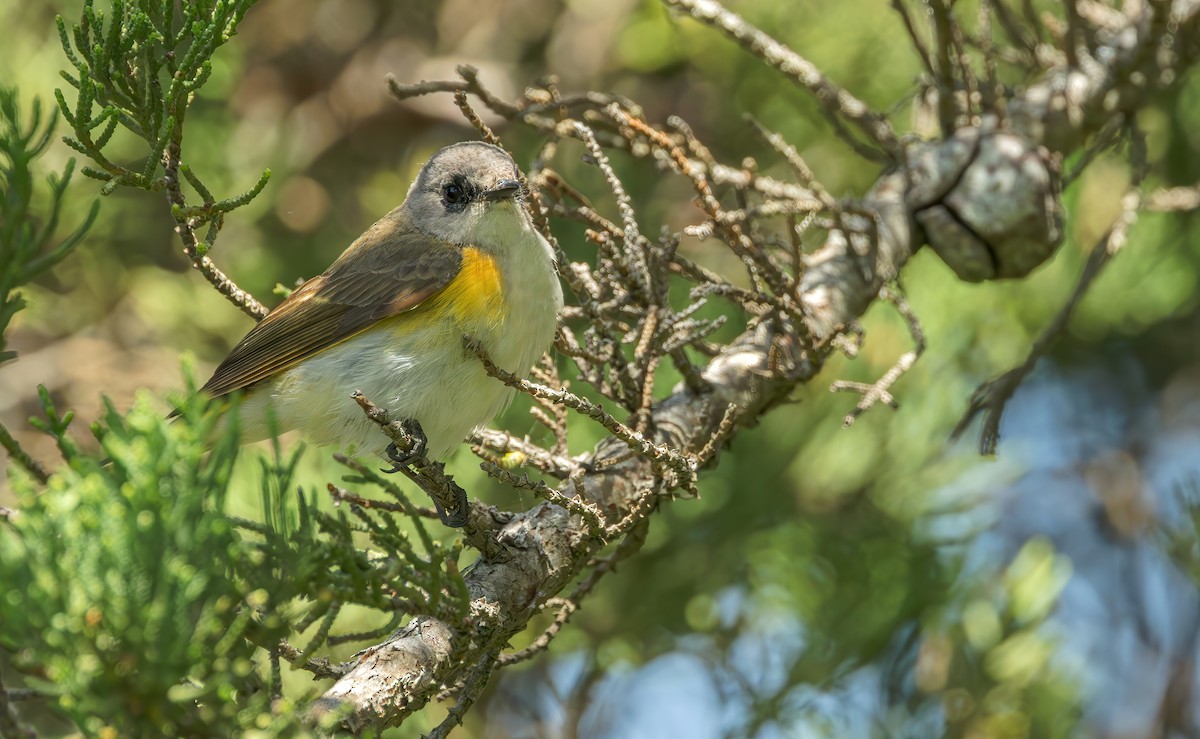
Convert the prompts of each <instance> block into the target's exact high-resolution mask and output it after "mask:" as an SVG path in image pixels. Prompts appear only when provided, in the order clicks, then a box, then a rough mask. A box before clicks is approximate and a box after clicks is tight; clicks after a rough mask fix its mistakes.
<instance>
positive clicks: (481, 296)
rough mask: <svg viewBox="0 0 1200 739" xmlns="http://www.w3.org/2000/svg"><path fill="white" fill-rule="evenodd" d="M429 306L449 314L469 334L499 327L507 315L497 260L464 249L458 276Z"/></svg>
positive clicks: (480, 252) (471, 249)
mask: <svg viewBox="0 0 1200 739" xmlns="http://www.w3.org/2000/svg"><path fill="white" fill-rule="evenodd" d="M430 302H431V305H430V307H431V308H434V309H435V310H438V309H440V310H443V311H447V312H449V313H450V314H451V315H453V316H454V318H455V320H456V321H458V323H460V324H462V325H463V327H464V328H466V329H468V330H470V329H471V328H472V327H476V326H479V324H481V323H483V324H489V323H498V322H500V321H502V320H504V318H505V317H506V315H507V313H508V306H507V304H506V303H505V300H504V286H503V283H502V282H501V279H500V268H499V267H498V266H497V265H496V260H495V259H493V258H492V257H491V256H489V255H488V254H485V253H484V252H482V251H480V250H479V249H476V248H475V247H473V246H468V247H466V248H464V249H463V260H462V269H461V270H459V273H458V276H457V277H455V278H454V279H453V280H452V281H451V282H450V284H449V285H446V287H445V288H443V289H442V290H441V291H440V292H438V294H437V295H435V296H434V297H433V298H432V299H431V300H430Z"/></svg>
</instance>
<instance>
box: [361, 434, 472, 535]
mask: <svg viewBox="0 0 1200 739" xmlns="http://www.w3.org/2000/svg"><path fill="white" fill-rule="evenodd" d="M400 426H401V428H402V429H403V430H404V439H403V440H402V442H403V443H404V448H403V449H401V447H400V444H398V443H397V442H394V441H393V442H392V443H391V444H388V445H387V450H386V454H387V458H388V461H390V462H391V463H392V468H391V469H385V470H381V471H382V472H386V473H389V474H391V473H394V472H404V473H405V474H406V475H408V477H409V478H410V479H412V480H413V481H415V482H416V483H417V484H418V485H420V486H421V488H422V489H423V490H424V491H425V492H426V493H428V494H429V497H430V499H432V500H433V506H434V508H436V509H437V514H438V518H439V519H440V520H441V522H442V524H443V525H445V526H449V527H450V528H455V529H457V528H461V527H463V526H466V525H467V521H468V519H469V518H470V515H471V506H470V503H468V501H467V491H465V490H463V489H462V488H461V487H459V485H458V483H456V482H454V479H453V478H452V477H450V476H449V475H447V474H446V469H445V467H443V466H442V464H441V463H440V462H431V461H430V460H429V458H428V457H426V456H425V453H426V451H427V450H428V448H429V439H428V438H427V437H426V436H425V431H424V430H423V429H422V428H421V424H420V423H418V422H417V421H416V419H413V418H409V419H406V420H404V421H401V422H400ZM443 502H444V504H443Z"/></svg>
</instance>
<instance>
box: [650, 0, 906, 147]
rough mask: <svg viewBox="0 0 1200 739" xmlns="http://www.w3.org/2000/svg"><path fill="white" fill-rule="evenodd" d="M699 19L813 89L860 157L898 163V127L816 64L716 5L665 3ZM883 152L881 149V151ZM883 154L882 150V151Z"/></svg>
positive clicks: (707, 0)
mask: <svg viewBox="0 0 1200 739" xmlns="http://www.w3.org/2000/svg"><path fill="white" fill-rule="evenodd" d="M664 2H666V4H667V5H669V6H671V7H673V8H678V9H680V10H682V11H684V12H686V13H687V14H688V15H691V16H692V17H693V18H696V19H697V20H700V21H703V22H704V23H707V24H709V25H712V26H714V27H716V28H719V29H720V30H722V31H724V32H725V33H726V34H728V35H729V36H730V37H731V38H733V39H734V40H736V41H737V42H738V43H740V44H741V45H742V46H744V47H745V48H746V49H747V50H749V51H750V52H751V53H752V54H754V55H755V56H756V57H758V58H759V59H762V60H763V61H764V62H766V63H767V64H769V65H771V66H772V67H774V68H775V69H778V70H779V71H780V72H782V73H783V75H784V76H785V77H787V79H789V80H791V81H793V82H795V83H796V84H798V85H800V86H801V87H803V88H804V89H806V90H808V91H809V92H810V93H812V95H813V96H814V97H815V98H816V99H817V101H818V102H820V103H821V106H822V109H823V111H824V112H825V117H826V118H827V119H828V120H829V122H830V123H831V124H833V126H834V129H835V131H837V133H838V135H839V136H840V137H841V138H842V139H843V140H844V141H846V142H847V143H848V144H850V146H851V147H853V148H854V151H855V152H857V153H858V154H859V155H860V156H862V157H863V158H865V159H869V160H871V161H888V160H892V161H895V160H898V159H899V152H900V146H899V142H898V141H897V140H896V134H895V132H894V131H893V130H892V125H891V124H890V123H888V122H887V120H886V119H885V118H884V117H883V116H881V115H879V114H878V113H876V112H874V111H872V110H871V109H870V108H869V107H867V105H866V104H865V103H864V102H862V101H861V100H859V99H858V98H856V97H854V96H853V95H851V94H850V93H849V92H847V91H846V90H845V89H843V88H842V87H839V86H838V85H836V84H835V83H833V82H832V81H830V79H829V78H828V77H826V76H825V75H824V74H823V73H822V72H821V70H820V69H818V68H817V66H816V65H815V64H813V63H812V62H810V61H808V60H807V59H805V58H804V57H802V56H800V55H799V54H797V53H796V52H795V51H792V50H791V49H789V48H788V47H786V46H784V45H783V44H781V43H779V42H778V41H776V40H775V39H773V38H771V37H770V36H768V35H767V34H766V33H764V32H762V31H760V30H759V29H757V28H755V27H754V26H752V25H750V24H749V23H747V22H746V21H745V20H744V19H742V17H741V16H739V15H737V14H736V13H733V12H730V11H729V10H726V9H725V8H723V7H721V5H720V4H719V3H717V2H714V1H713V0H664ZM842 118H845V119H847V120H849V121H850V122H851V123H854V124H855V125H856V126H858V128H859V130H861V131H862V132H863V133H864V134H866V135H867V137H868V138H869V139H870V140H871V144H872V145H871V146H867V145H864V144H863V143H862V142H861V141H859V140H858V139H856V138H854V137H853V136H851V135H850V133H849V132H848V131H846V130H845V128H844V126H843V125H842V123H841V119H842ZM875 147H878V148H875ZM881 150H882V151H881Z"/></svg>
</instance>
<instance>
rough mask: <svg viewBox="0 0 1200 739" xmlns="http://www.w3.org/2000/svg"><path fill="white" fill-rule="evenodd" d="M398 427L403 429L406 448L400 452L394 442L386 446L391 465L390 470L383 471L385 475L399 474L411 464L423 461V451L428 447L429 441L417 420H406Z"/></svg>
mask: <svg viewBox="0 0 1200 739" xmlns="http://www.w3.org/2000/svg"><path fill="white" fill-rule="evenodd" d="M400 426H401V427H402V428H403V429H404V437H405V440H406V441H407V442H408V443H407V448H406V449H405V450H404V451H401V450H400V447H399V446H397V445H396V442H394V441H393V442H392V443H391V444H388V445H387V450H386V451H387V458H388V460H390V461H391V463H392V468H391V469H390V470H383V471H384V472H387V473H392V472H399V471H401V470H402V469H404V468H405V467H408V466H409V465H411V464H412V463H413V462H417V461H420V460H422V459H424V458H425V451H426V449H427V448H428V446H429V439H428V438H427V437H426V436H425V430H424V429H422V428H421V424H420V423H418V422H417V419H415V418H407V419H405V420H403V421H401V422H400Z"/></svg>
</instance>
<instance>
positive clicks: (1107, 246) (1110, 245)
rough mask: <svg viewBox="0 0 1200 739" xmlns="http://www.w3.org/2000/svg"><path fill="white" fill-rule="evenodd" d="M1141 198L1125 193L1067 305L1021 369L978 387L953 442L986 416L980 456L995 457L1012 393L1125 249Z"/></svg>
mask: <svg viewBox="0 0 1200 739" xmlns="http://www.w3.org/2000/svg"><path fill="white" fill-rule="evenodd" d="M1141 203H1142V197H1141V195H1140V194H1139V192H1138V191H1137V190H1136V189H1131V190H1130V191H1129V192H1127V193H1125V196H1124V197H1123V198H1122V199H1121V213H1120V215H1118V216H1117V218H1116V220H1114V221H1113V223H1112V225H1110V226H1109V228H1108V231H1106V232H1105V233H1104V235H1103V236H1101V237H1100V240H1099V241H1098V242H1096V245H1095V246H1094V247H1093V248H1092V253H1091V254H1090V255H1088V260H1087V263H1086V264H1085V265H1084V267H1083V272H1082V273H1081V274H1080V276H1079V281H1078V282H1077V283H1076V284H1075V289H1074V290H1073V291H1072V292H1071V295H1070V297H1069V298H1067V302H1066V304H1064V305H1063V307H1062V308H1061V309H1059V311H1058V313H1057V314H1055V316H1054V318H1053V319H1052V320H1051V321H1050V324H1049V325H1048V326H1047V327H1046V329H1045V330H1044V331H1043V332H1042V334H1041V335H1040V336H1038V338H1037V340H1036V341H1034V342H1033V346H1032V347H1031V348H1030V350H1029V354H1028V355H1027V356H1026V357H1025V361H1024V362H1022V363H1021V364H1020V365H1018V366H1016V367H1014V368H1012V369H1010V370H1009V371H1007V372H1005V373H1004V374H1002V375H999V376H998V377H995V378H992V379H991V380H988V381H987V382H985V383H983V384H982V385H980V386H979V388H978V389H976V390H975V393H974V394H973V395H972V396H971V402H970V405H969V406H968V408H967V412H966V413H965V414H963V417H962V420H960V421H959V422H958V425H957V426H955V427H954V431H953V432H951V437H952V438H957V437H959V436H961V435H962V433H963V432H964V431H966V429H967V426H969V425H970V424H971V421H973V420H974V419H975V417H976V416H977V415H979V414H980V413H983V414H984V419H983V428H982V429H981V430H980V432H979V452H980V454H995V453H996V444H997V443H998V442H999V441H1000V421H1001V419H1002V418H1003V416H1004V409H1005V406H1007V404H1008V401H1009V400H1010V399H1011V398H1012V396H1013V393H1015V392H1016V391H1017V388H1019V387H1020V386H1021V383H1022V382H1023V381H1024V380H1025V378H1026V377H1028V376H1029V373H1030V372H1032V371H1033V368H1034V366H1035V365H1036V364H1037V362H1038V360H1039V359H1041V357H1042V356H1043V355H1044V354H1045V353H1046V351H1047V350H1048V349H1049V348H1050V347H1051V346H1052V345H1053V344H1054V342H1055V340H1057V339H1058V336H1059V334H1061V333H1062V332H1063V331H1064V330H1065V329H1066V327H1067V324H1068V323H1070V320H1071V316H1072V314H1074V312H1075V308H1076V306H1078V305H1079V301H1081V300H1082V299H1083V296H1084V295H1086V294H1087V291H1088V288H1089V287H1090V286H1091V284H1092V282H1093V281H1095V279H1096V277H1098V276H1099V275H1100V272H1101V271H1103V269H1104V267H1105V265H1107V264H1108V262H1109V261H1110V260H1111V259H1112V258H1113V257H1114V256H1116V254H1117V252H1119V251H1120V250H1121V248H1122V247H1123V246H1124V245H1125V242H1126V241H1127V239H1128V236H1129V228H1130V227H1131V226H1132V225H1133V223H1134V222H1135V221H1136V220H1137V213H1138V208H1139V207H1140V206H1141Z"/></svg>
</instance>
